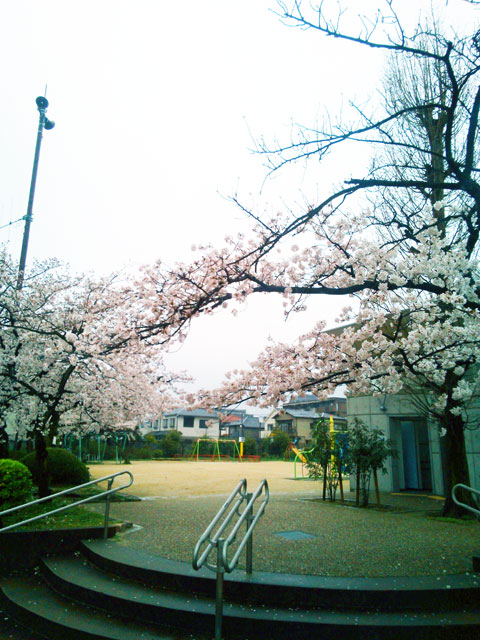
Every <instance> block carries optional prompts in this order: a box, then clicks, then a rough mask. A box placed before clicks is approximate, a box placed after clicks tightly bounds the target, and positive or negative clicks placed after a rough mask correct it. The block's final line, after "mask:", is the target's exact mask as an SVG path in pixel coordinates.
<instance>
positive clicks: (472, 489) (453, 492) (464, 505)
mask: <svg viewBox="0 0 480 640" xmlns="http://www.w3.org/2000/svg"><path fill="white" fill-rule="evenodd" d="M457 489H465V491H470V493H475V494H476V495H477V496H480V491H478V490H477V489H474V488H473V487H468V486H467V485H466V484H456V485H455V486H454V487H453V489H452V500H453V501H454V502H455V504H458V506H459V507H463V508H464V509H466V510H467V511H471V512H472V513H474V514H475V515H476V516H477V517H478V516H480V510H479V509H475V507H471V506H470V505H468V504H465V503H464V502H460V500H459V499H458V498H457V496H456V495H455V491H456V490H457Z"/></svg>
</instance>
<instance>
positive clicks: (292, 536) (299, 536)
mask: <svg viewBox="0 0 480 640" xmlns="http://www.w3.org/2000/svg"><path fill="white" fill-rule="evenodd" d="M274 535H275V536H280V537H282V538H286V539H287V540H310V539H311V538H316V536H314V535H312V534H311V533H305V531H276V532H275V533H274Z"/></svg>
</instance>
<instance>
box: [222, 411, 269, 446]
mask: <svg viewBox="0 0 480 640" xmlns="http://www.w3.org/2000/svg"><path fill="white" fill-rule="evenodd" d="M261 429H262V425H261V422H260V419H259V418H257V417H256V416H252V415H250V414H248V413H247V412H246V411H243V410H234V411H231V412H229V413H228V415H226V416H224V417H222V421H221V430H222V436H225V437H226V438H229V439H231V440H239V441H242V440H241V439H242V438H252V439H253V440H257V441H258V440H260V437H261V436H260V433H261Z"/></svg>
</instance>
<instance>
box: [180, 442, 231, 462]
mask: <svg viewBox="0 0 480 640" xmlns="http://www.w3.org/2000/svg"><path fill="white" fill-rule="evenodd" d="M201 442H214V443H215V444H214V446H213V453H212V460H213V459H214V458H215V457H216V458H217V460H218V461H219V462H220V461H221V459H222V458H221V455H220V447H219V446H218V443H219V442H230V443H233V457H234V458H235V453H236V454H237V456H238V459H239V461H240V462H241V461H242V459H243V442H240V449H239V448H238V443H237V441H236V440H223V439H222V440H220V441H219V440H217V439H215V438H199V439H198V440H197V441H196V442H195V446H194V447H193V451H192V458H194V459H195V460H196V461H197V462H198V459H199V457H200V443H201Z"/></svg>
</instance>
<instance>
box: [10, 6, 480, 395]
mask: <svg viewBox="0 0 480 640" xmlns="http://www.w3.org/2000/svg"><path fill="white" fill-rule="evenodd" d="M347 4H350V5H351V4H354V2H351V1H350V2H349V3H347ZM399 4H401V6H402V10H403V11H405V12H406V15H411V16H412V15H414V14H415V12H416V10H417V9H416V8H417V7H418V6H419V5H423V6H427V5H429V4H430V3H429V2H426V1H425V2H419V1H416V2H414V1H413V0H402V1H401V3H399ZM434 4H435V5H438V6H441V7H442V8H443V7H445V2H444V1H438V2H434ZM358 5H359V8H361V9H362V10H363V9H364V8H365V7H366V6H367V5H370V6H372V5H378V2H373V0H362V1H358ZM276 8H277V5H276V2H275V0H205V1H203V2H200V1H198V0H175V1H167V0H136V1H135V2H133V1H125V0H82V1H81V2H80V1H71V0H43V1H41V2H40V1H37V0H3V2H1V3H0V56H1V60H2V65H1V68H0V82H1V85H0V87H1V95H2V99H1V100H0V122H1V124H0V226H3V225H7V224H8V223H9V222H11V221H14V220H17V219H18V218H21V217H22V216H23V215H24V214H25V211H26V205H27V199H28V190H29V185H30V178H31V169H32V162H33V152H34V146H35V138H36V130H37V126H38V112H37V110H36V105H35V98H36V97H37V96H38V95H43V93H44V90H45V85H46V84H48V91H47V98H48V100H49V101H50V107H49V109H48V113H47V115H48V117H49V118H50V119H52V120H55V122H56V127H55V129H53V130H52V131H46V132H45V135H44V139H43V143H42V151H41V158H40V168H39V173H38V180H37V190H36V196H35V204H34V220H33V223H32V227H31V236H30V246H29V254H28V259H29V261H31V260H32V259H33V258H39V259H43V258H49V257H57V258H59V259H60V260H62V261H66V262H69V263H70V264H71V266H72V268H73V269H74V270H82V271H84V270H94V271H97V272H100V273H102V272H103V273H105V272H110V271H114V270H117V269H120V268H121V267H122V266H124V265H130V266H131V265H139V264H143V263H146V262H150V261H153V260H155V259H157V258H159V257H161V258H162V259H163V260H164V261H166V262H169V263H173V262H174V261H176V260H189V259H190V258H191V256H192V254H191V252H190V247H191V246H192V244H198V243H206V242H211V243H213V244H218V243H221V242H222V239H223V238H224V237H225V235H227V234H229V233H232V232H235V231H236V230H240V229H242V230H246V229H247V228H248V221H246V220H245V218H244V216H243V215H242V214H241V213H240V212H239V211H238V209H236V207H235V206H234V205H233V204H232V203H231V202H229V201H228V200H227V197H228V196H231V195H233V194H234V193H237V194H238V195H239V197H240V199H241V200H242V201H243V202H244V203H245V204H246V205H248V206H252V207H254V208H256V210H257V211H264V210H265V211H273V212H274V211H277V210H278V209H279V208H281V207H283V206H284V203H285V205H288V206H290V207H293V208H294V207H295V205H296V203H299V204H303V202H304V199H305V198H308V199H309V201H310V202H314V201H315V199H316V198H317V195H318V194H319V193H323V192H325V190H328V188H329V187H330V185H331V183H332V180H333V179H335V180H337V181H339V180H341V179H345V178H348V177H349V176H350V175H351V173H355V169H356V168H358V169H360V170H361V167H362V166H363V165H364V164H365V162H366V161H367V158H366V157H364V156H358V157H355V158H353V157H348V158H346V157H343V158H339V159H338V160H337V161H336V162H332V165H331V166H329V167H325V168H324V167H323V166H320V165H318V164H315V165H314V171H312V170H310V171H308V172H307V173H305V172H304V168H303V167H299V168H297V169H293V170H290V171H288V172H285V173H283V174H278V175H276V177H275V178H273V179H270V180H267V181H266V182H265V181H264V179H265V175H266V169H265V167H264V166H263V164H262V162H263V160H262V158H261V157H259V156H258V155H252V153H251V151H250V150H251V149H252V147H253V146H254V142H253V140H254V139H258V138H260V137H261V136H263V137H264V138H265V139H266V140H273V139H274V138H278V139H279V140H281V141H286V140H288V139H289V137H290V132H291V130H292V124H294V123H296V122H300V123H303V124H308V125H310V124H313V123H314V122H315V120H316V119H318V118H320V117H321V115H322V113H323V112H324V110H325V109H327V110H328V111H329V112H330V114H331V115H332V116H335V115H336V114H338V113H339V110H340V107H341V105H342V103H345V101H346V100H348V99H356V100H357V101H359V102H361V103H362V104H364V103H365V102H366V100H367V99H368V98H370V97H371V96H372V95H374V92H375V89H376V87H378V85H379V79H380V77H381V73H382V68H383V64H384V62H383V61H382V59H381V57H380V56H379V55H378V54H374V53H372V52H367V51H363V50H361V49H359V48H358V47H355V46H354V45H351V46H349V45H345V44H344V43H343V44H342V43H337V42H336V41H334V40H332V39H328V40H325V39H323V38H321V37H320V36H319V35H318V34H316V33H315V32H313V31H301V30H299V29H293V28H289V27H287V26H285V25H284V24H282V22H281V21H280V20H279V18H278V17H277V16H276V15H274V13H273V12H272V9H274V10H275V9H276ZM446 10H447V11H448V12H449V15H448V16H447V17H448V20H450V21H452V20H454V19H457V20H459V21H460V23H461V22H462V21H463V22H465V21H466V20H471V19H472V18H471V17H469V14H470V15H474V16H475V15H477V14H476V13H475V9H473V8H472V7H470V6H469V5H467V3H466V2H462V1H461V0H450V2H449V3H448V6H447V7H446ZM467 11H468V12H469V14H467ZM452 16H453V17H452ZM22 233H23V224H22V223H17V224H13V225H10V226H8V227H6V228H3V229H0V242H5V243H8V244H9V248H10V250H11V252H12V254H13V255H14V256H15V257H16V256H18V255H19V252H20V246H21V236H22ZM343 304H344V302H341V303H340V302H339V301H335V302H333V301H332V300H320V299H317V300H312V302H311V303H310V311H309V312H307V313H306V314H301V315H300V316H296V318H295V320H294V321H293V322H288V323H285V322H284V321H283V318H282V306H281V301H280V300H274V299H273V298H271V297H266V298H263V299H260V300H258V301H251V302H249V303H248V305H247V307H246V309H245V311H244V313H242V314H239V316H238V318H236V319H235V318H233V317H231V316H230V315H229V313H228V312H227V313H225V312H223V313H222V314H220V315H219V316H217V317H216V318H214V319H206V320H203V319H201V320H199V321H198V322H196V323H194V325H193V329H192V333H191V336H190V337H189V339H188V340H187V341H186V343H185V344H184V345H183V346H182V348H181V349H180V350H179V351H178V352H177V353H176V354H175V355H173V356H172V357H171V358H170V359H169V363H171V366H172V367H177V368H181V369H188V370H190V371H191V372H192V373H193V375H195V376H196V378H197V379H198V386H209V385H214V384H218V383H219V382H220V381H221V379H222V374H223V372H224V371H225V370H227V369H233V368H235V367H243V366H245V365H246V364H247V362H248V361H249V360H251V359H253V358H254V356H255V355H256V353H258V351H259V350H260V349H261V348H262V346H263V345H264V344H265V340H266V338H267V337H268V335H272V336H274V337H277V338H281V339H291V338H293V337H294V336H295V335H297V334H298V333H300V332H303V331H306V330H307V329H308V327H309V326H310V325H311V323H312V321H315V320H317V319H320V318H324V319H326V320H327V321H328V322H329V323H330V324H331V323H332V322H333V319H334V317H335V316H336V314H337V312H338V310H339V308H341V306H343Z"/></svg>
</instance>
